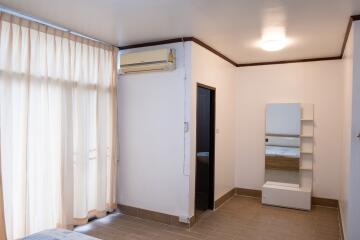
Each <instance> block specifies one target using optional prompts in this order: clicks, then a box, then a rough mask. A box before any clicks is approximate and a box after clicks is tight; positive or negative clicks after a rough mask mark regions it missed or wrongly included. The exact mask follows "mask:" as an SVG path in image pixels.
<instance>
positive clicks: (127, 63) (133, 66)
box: [119, 48, 175, 74]
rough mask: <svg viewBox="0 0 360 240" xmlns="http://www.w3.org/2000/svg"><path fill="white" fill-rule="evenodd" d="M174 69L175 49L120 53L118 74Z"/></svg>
mask: <svg viewBox="0 0 360 240" xmlns="http://www.w3.org/2000/svg"><path fill="white" fill-rule="evenodd" d="M173 69H175V50H174V49H168V48H163V49H157V50H151V51H143V52H135V53H126V54H121V55H120V69H119V73H120V74H127V73H138V72H149V71H170V70H173Z"/></svg>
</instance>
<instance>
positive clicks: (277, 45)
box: [260, 39, 286, 52]
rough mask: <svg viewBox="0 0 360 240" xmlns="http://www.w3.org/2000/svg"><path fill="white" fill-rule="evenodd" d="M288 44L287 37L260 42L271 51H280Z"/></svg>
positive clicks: (264, 48)
mask: <svg viewBox="0 0 360 240" xmlns="http://www.w3.org/2000/svg"><path fill="white" fill-rule="evenodd" d="M285 46H286V40H285V39H269V40H262V41H261V42H260V47H261V48H262V49H263V50H265V51H269V52H274V51H279V50H281V49H283V48H284V47H285Z"/></svg>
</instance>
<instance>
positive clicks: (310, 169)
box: [300, 166, 313, 171]
mask: <svg viewBox="0 0 360 240" xmlns="http://www.w3.org/2000/svg"><path fill="white" fill-rule="evenodd" d="M300 170H305V171H312V170H313V168H312V166H311V167H300Z"/></svg>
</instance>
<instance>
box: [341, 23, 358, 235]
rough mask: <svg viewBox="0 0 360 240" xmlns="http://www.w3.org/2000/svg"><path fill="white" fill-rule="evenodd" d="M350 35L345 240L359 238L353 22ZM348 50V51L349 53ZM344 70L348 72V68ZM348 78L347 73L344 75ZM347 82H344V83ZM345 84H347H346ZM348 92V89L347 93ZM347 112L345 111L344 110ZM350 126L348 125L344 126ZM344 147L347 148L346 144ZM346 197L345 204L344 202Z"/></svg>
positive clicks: (355, 59) (355, 36)
mask: <svg viewBox="0 0 360 240" xmlns="http://www.w3.org/2000/svg"><path fill="white" fill-rule="evenodd" d="M352 28H353V35H352V36H351V37H352V39H351V40H350V42H351V41H353V42H352V44H351V43H350V50H349V52H348V53H349V60H348V61H349V62H348V64H351V52H353V54H352V61H353V62H352V64H353V68H352V83H350V84H352V87H351V88H347V89H346V90H347V92H346V93H347V96H346V98H347V100H346V101H347V102H349V99H351V102H349V104H348V106H347V107H349V106H351V108H350V109H351V113H350V114H349V113H348V112H347V116H348V117H350V120H348V121H347V122H346V125H345V127H346V128H347V129H348V128H349V127H350V129H351V131H350V132H349V131H346V135H345V137H346V138H347V139H346V142H347V143H350V149H349V148H346V151H345V154H346V155H345V156H346V158H345V163H344V165H345V173H346V171H347V172H348V176H347V184H346V185H347V186H345V193H347V194H346V195H345V205H344V206H343V207H345V209H346V210H345V211H343V212H345V218H346V220H345V224H346V235H347V239H349V240H357V239H360V228H359V221H360V190H359V189H360V188H359V186H360V139H358V138H357V135H358V134H359V133H360V67H359V66H360V22H358V21H357V22H353V26H352ZM351 48H352V51H351ZM348 70H351V68H350V67H349V68H348ZM348 76H351V73H348ZM347 81H348V80H347ZM350 84H349V85H350ZM348 90H351V92H349V91H348ZM347 111H348V108H347ZM349 123H350V126H349V125H347V124H349ZM347 146H348V145H347ZM345 177H346V176H345ZM346 196H347V197H348V199H347V200H348V201H347V202H346Z"/></svg>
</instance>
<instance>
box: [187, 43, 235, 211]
mask: <svg viewBox="0 0 360 240" xmlns="http://www.w3.org/2000/svg"><path fill="white" fill-rule="evenodd" d="M191 46H192V51H191V56H192V57H191V61H192V64H191V66H192V67H191V69H192V72H191V78H192V84H191V92H192V94H191V103H190V105H191V109H190V111H191V120H190V127H191V160H192V161H191V184H190V186H191V188H190V194H191V197H190V199H191V200H190V204H191V206H190V209H191V210H193V209H194V199H195V197H194V195H195V188H194V187H195V161H196V90H197V83H201V84H205V85H207V86H211V87H214V88H216V101H215V102H216V111H215V112H216V116H215V118H216V119H215V125H216V126H215V128H216V134H215V200H216V199H218V198H219V197H221V196H223V195H224V194H225V193H227V192H228V191H230V190H231V189H233V188H234V186H235V185H234V180H235V179H234V174H235V172H234V167H235V148H236V146H235V135H234V131H235V88H234V80H235V67H234V66H233V65H231V64H230V63H228V62H226V61H225V60H223V59H222V58H220V57H218V56H216V55H215V54H213V53H211V52H210V51H208V50H206V49H205V48H203V47H201V46H199V45H198V44H196V43H192V44H191Z"/></svg>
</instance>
